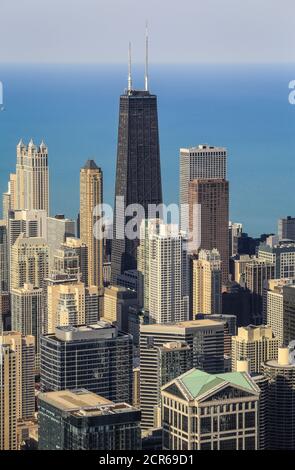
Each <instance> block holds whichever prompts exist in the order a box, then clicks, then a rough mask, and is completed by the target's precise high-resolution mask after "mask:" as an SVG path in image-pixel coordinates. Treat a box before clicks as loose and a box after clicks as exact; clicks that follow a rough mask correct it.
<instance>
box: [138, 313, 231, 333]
mask: <svg viewBox="0 0 295 470" xmlns="http://www.w3.org/2000/svg"><path fill="white" fill-rule="evenodd" d="M208 316H209V315H208ZM219 326H220V327H222V328H224V322H222V321H218V320H209V319H207V318H204V319H200V320H189V321H184V322H178V323H166V324H158V323H152V324H149V325H140V328H141V329H142V330H143V331H155V332H165V331H167V332H168V331H173V330H174V331H175V330H177V329H179V330H181V329H185V328H208V327H212V328H214V327H219Z"/></svg>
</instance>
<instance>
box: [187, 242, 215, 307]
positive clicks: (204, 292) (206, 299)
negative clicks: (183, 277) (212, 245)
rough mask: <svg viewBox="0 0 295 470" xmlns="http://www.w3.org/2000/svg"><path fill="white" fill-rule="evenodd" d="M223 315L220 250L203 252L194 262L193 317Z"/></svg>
mask: <svg viewBox="0 0 295 470" xmlns="http://www.w3.org/2000/svg"><path fill="white" fill-rule="evenodd" d="M198 313H204V314H213V313H215V314H219V313H221V261H220V255H219V252H218V250H216V249H213V250H201V251H200V252H199V256H198V259H194V260H193V315H196V314H198Z"/></svg>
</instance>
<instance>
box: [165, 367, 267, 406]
mask: <svg viewBox="0 0 295 470" xmlns="http://www.w3.org/2000/svg"><path fill="white" fill-rule="evenodd" d="M175 382H176V383H177V385H180V388H182V389H184V391H185V392H186V394H188V395H189V397H190V399H197V398H199V397H201V396H203V395H204V394H206V393H208V392H210V391H212V390H214V389H215V388H216V389H219V388H223V386H224V385H233V386H237V387H239V388H242V389H244V390H246V391H250V392H253V393H257V392H259V389H258V388H257V386H256V385H255V384H254V382H253V381H252V380H251V378H250V376H249V375H248V374H247V373H246V372H227V373H223V374H208V373H207V372H204V371H201V370H198V369H191V370H190V371H188V372H186V373H185V374H183V375H181V376H180V377H178V378H177V379H175V380H174V381H172V382H170V384H172V383H175ZM168 386H169V384H167V385H165V387H164V388H167V387H168Z"/></svg>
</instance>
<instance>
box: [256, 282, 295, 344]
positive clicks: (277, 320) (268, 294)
mask: <svg viewBox="0 0 295 470" xmlns="http://www.w3.org/2000/svg"><path fill="white" fill-rule="evenodd" d="M292 284H294V280H292V279H270V280H268V281H266V284H265V289H264V294H263V321H264V323H265V324H266V325H269V326H270V327H271V329H272V331H273V334H274V335H275V336H276V337H277V338H278V340H279V346H282V345H283V344H284V295H283V290H284V287H285V286H288V285H292Z"/></svg>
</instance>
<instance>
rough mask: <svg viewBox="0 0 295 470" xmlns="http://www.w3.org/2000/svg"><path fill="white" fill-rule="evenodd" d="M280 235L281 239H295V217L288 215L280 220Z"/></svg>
mask: <svg viewBox="0 0 295 470" xmlns="http://www.w3.org/2000/svg"><path fill="white" fill-rule="evenodd" d="M278 236H279V239H280V240H294V241H295V217H291V216H290V215H288V216H287V217H285V218H282V219H279V221H278Z"/></svg>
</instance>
